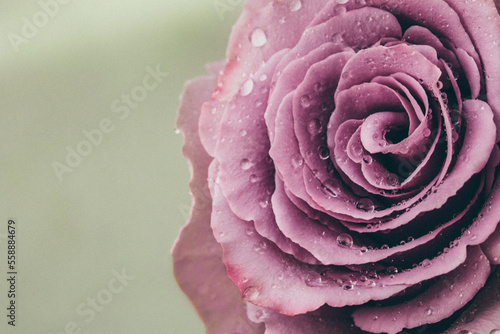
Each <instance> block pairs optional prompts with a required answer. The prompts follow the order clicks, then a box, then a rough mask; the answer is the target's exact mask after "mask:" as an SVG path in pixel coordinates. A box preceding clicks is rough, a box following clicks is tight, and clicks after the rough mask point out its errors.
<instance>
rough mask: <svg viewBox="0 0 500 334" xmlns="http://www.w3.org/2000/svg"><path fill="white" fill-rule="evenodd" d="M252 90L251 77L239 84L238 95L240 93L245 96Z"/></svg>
mask: <svg viewBox="0 0 500 334" xmlns="http://www.w3.org/2000/svg"><path fill="white" fill-rule="evenodd" d="M252 91H253V80H252V79H248V80H247V81H245V82H244V83H243V85H241V88H240V95H241V96H247V95H249V94H250V93H251V92H252Z"/></svg>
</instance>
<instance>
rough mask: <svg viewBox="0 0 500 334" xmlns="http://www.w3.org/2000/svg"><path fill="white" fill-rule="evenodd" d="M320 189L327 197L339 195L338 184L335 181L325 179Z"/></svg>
mask: <svg viewBox="0 0 500 334" xmlns="http://www.w3.org/2000/svg"><path fill="white" fill-rule="evenodd" d="M321 188H322V189H323V190H324V192H325V194H326V195H328V196H332V197H337V196H338V194H339V193H340V183H339V181H338V180H335V179H326V180H325V182H323V184H322V186H321Z"/></svg>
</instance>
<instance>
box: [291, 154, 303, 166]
mask: <svg viewBox="0 0 500 334" xmlns="http://www.w3.org/2000/svg"><path fill="white" fill-rule="evenodd" d="M303 164H304V159H303V158H302V156H301V155H300V154H296V155H294V156H293V157H292V166H293V167H295V168H299V167H300V166H302V165H303Z"/></svg>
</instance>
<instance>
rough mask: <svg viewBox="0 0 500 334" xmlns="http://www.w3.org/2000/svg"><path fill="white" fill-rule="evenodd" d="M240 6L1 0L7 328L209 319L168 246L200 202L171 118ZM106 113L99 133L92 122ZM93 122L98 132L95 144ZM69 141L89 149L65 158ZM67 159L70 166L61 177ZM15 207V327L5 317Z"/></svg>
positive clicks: (132, 329)
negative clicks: (182, 282)
mask: <svg viewBox="0 0 500 334" xmlns="http://www.w3.org/2000/svg"><path fill="white" fill-rule="evenodd" d="M63 2H66V3H63ZM54 4H57V6H56V5H54ZM221 4H222V5H226V6H229V7H225V8H226V11H225V12H220V11H218V8H219V9H220V8H221V7H218V6H220V5H221ZM241 7H242V1H234V0H232V1H228V0H216V1H214V0H189V1H182V0H143V1H137V0H136V1H133V0H108V1H100V0H99V1H98V0H87V1H68V0H65V1H63V0H60V2H58V1H56V0H41V1H34V0H29V1H28V0H22V1H16V2H14V1H8V2H7V1H2V2H1V4H0V59H1V60H0V196H1V197H0V310H3V311H0V333H22V334H32V333H41V334H49V333H52V334H59V333H92V334H98V333H103V334H104V333H108V334H109V333H111V334H114V333H120V334H129V333H130V334H133V333H148V334H160V333H168V334H178V333H179V334H184V333H188V334H191V333H194V334H196V333H203V332H204V329H203V325H202V324H201V322H200V320H199V319H198V317H197V315H196V313H195V312H194V310H193V309H192V307H191V305H190V303H189V302H188V300H187V299H186V298H185V297H184V295H183V294H182V292H181V291H180V290H179V289H178V287H177V285H176V283H175V280H174V278H173V275H172V261H171V256H170V250H171V248H172V245H173V243H174V240H175V238H176V236H177V233H178V231H179V229H180V228H181V226H182V225H183V224H184V222H185V220H186V219H187V215H188V212H189V207H190V203H191V198H190V195H189V192H188V188H187V183H188V180H189V170H188V165H187V162H186V161H185V160H184V158H183V157H182V155H181V153H180V148H181V144H182V136H181V135H179V134H176V133H175V131H174V130H175V129H174V123H175V118H176V109H177V108H178V103H179V102H178V96H179V94H180V93H181V91H182V87H183V83H184V81H186V80H187V79H189V78H192V77H194V76H198V75H203V74H205V73H206V72H205V69H204V64H205V62H207V61H216V60H221V59H223V57H224V53H225V47H226V43H227V39H228V36H229V32H230V28H231V26H232V24H233V23H234V22H235V21H236V19H237V17H238V15H239V13H240V11H241ZM156 68H158V69H159V70H160V71H162V72H168V75H167V76H166V77H164V78H162V79H161V82H159V84H158V85H157V87H156V88H154V89H152V90H150V91H147V96H143V97H141V99H143V100H142V101H139V102H137V103H136V104H134V105H133V108H132V107H130V108H128V109H129V113H128V114H125V112H126V109H127V108H125V107H124V106H125V104H124V103H123V102H122V101H121V100H122V98H123V94H127V95H130V94H131V93H132V92H135V93H136V94H137V93H140V92H141V91H144V90H143V89H142V88H141V87H143V86H144V83H143V80H144V79H145V78H146V77H147V76H148V69H150V70H154V69H156ZM148 83H149V84H153V83H154V80H150V81H148ZM115 101H116V102H115ZM113 103H115V107H116V108H121V109H118V110H117V111H118V112H114V111H113V107H112V104H113ZM116 108H115V109H116ZM103 124H104V125H105V126H107V130H108V133H103V132H102V130H99V131H101V132H102V139H99V136H98V135H97V134H96V133H97V132H96V131H93V129H98V128H99V126H100V125H101V126H103ZM86 131H87V132H90V133H94V134H95V137H94V138H95V140H98V139H99V140H98V141H96V142H95V144H91V145H90V146H86V144H85V141H86V142H87V143H90V141H89V140H88V139H86V137H85V133H86ZM92 131H93V132H92ZM72 150H75V151H78V150H80V152H83V153H85V154H86V156H83V157H81V160H73V161H70V162H69V163H71V164H72V166H69V165H68V162H67V161H66V160H67V156H68V154H69V153H68V152H70V151H72ZM73 159H75V158H74V157H73ZM62 165H65V166H66V167H67V168H70V169H71V171H69V169H68V170H66V172H64V173H62V174H61V172H60V173H59V177H58V176H57V173H56V171H55V170H54V166H58V167H59V168H61V166H62ZM9 219H13V220H15V222H16V226H17V230H16V242H17V245H16V246H17V249H16V252H17V254H16V257H17V259H16V260H17V263H16V270H17V272H18V275H17V281H16V290H17V291H16V293H17V294H16V307H17V309H16V312H17V319H16V327H15V328H12V327H11V326H8V325H7V320H8V319H7V317H6V314H7V310H6V307H7V306H8V304H7V303H8V298H7V292H8V286H7V278H8V275H7V274H6V272H7V241H8V239H7V222H8V220H9ZM123 274H125V275H127V276H128V278H126V279H125V280H123V279H122V281H121V282H120V281H119V280H116V277H117V276H120V275H123ZM93 300H95V303H96V305H94V306H92V301H93Z"/></svg>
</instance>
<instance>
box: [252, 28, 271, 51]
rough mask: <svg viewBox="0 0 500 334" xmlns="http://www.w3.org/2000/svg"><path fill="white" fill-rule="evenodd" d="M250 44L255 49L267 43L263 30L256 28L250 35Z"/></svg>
mask: <svg viewBox="0 0 500 334" xmlns="http://www.w3.org/2000/svg"><path fill="white" fill-rule="evenodd" d="M250 42H251V43H252V45H253V46H255V47H258V48H259V47H261V46H263V45H264V44H266V43H267V36H266V33H265V32H264V30H262V29H260V28H257V29H255V30H254V31H252V34H251V35H250Z"/></svg>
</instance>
